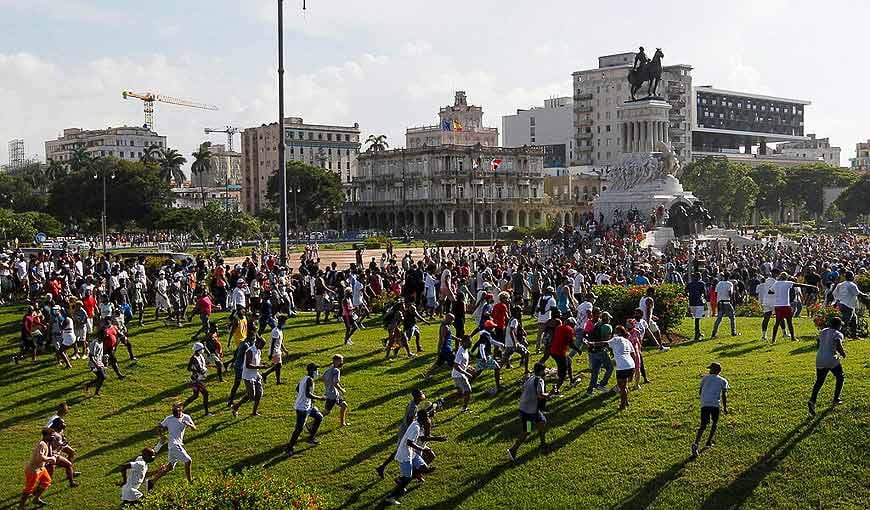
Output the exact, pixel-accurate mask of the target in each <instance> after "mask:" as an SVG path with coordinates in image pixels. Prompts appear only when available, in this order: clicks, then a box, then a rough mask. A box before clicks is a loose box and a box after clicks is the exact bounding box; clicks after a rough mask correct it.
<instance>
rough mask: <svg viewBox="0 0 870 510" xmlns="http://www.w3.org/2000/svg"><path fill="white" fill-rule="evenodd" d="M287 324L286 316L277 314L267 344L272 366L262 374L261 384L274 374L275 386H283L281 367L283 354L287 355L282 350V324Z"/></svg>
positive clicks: (284, 350)
mask: <svg viewBox="0 0 870 510" xmlns="http://www.w3.org/2000/svg"><path fill="white" fill-rule="evenodd" d="M286 323H287V316H286V315H284V314H278V316H277V322H276V323H275V327H273V328H272V333H271V335H270V343H269V357H270V358H271V360H272V366H271V368H269V369H268V370H266V371H265V372H263V383H265V382H266V377H267V376H268V375H269V374H271V373H272V372H275V384H284V383H282V382H281V367H282V366H283V365H284V357H283V355H284V354H288V352H287V349H285V348H284V324H286Z"/></svg>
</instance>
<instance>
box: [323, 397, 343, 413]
mask: <svg viewBox="0 0 870 510" xmlns="http://www.w3.org/2000/svg"><path fill="white" fill-rule="evenodd" d="M342 402H344V399H343V398H338V399H332V398H328V399H326V411H327V412H329V411H332V408H333V407H335V405H336V404H339V405H340V404H341V403H342Z"/></svg>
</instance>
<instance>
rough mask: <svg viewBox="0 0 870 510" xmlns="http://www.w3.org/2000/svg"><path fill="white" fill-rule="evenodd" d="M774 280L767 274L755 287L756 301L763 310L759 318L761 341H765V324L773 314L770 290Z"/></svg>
mask: <svg viewBox="0 0 870 510" xmlns="http://www.w3.org/2000/svg"><path fill="white" fill-rule="evenodd" d="M774 283H776V280H775V279H774V278H773V277H771V276H768V277H767V278H766V279H765V280H764V281H763V282H761V283H759V284H758V286H757V287H756V288H755V293H756V294H757V295H758V301H759V302H760V303H761V309H762V311H763V312H764V318H763V319H762V320H761V341H762V342H766V341H767V326H768V325H770V318H771V317H772V316H773V303H774V294H773V293H771V292H770V290H771V289H772V288H773V284H774Z"/></svg>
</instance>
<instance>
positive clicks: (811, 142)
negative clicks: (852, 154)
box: [774, 134, 840, 166]
mask: <svg viewBox="0 0 870 510" xmlns="http://www.w3.org/2000/svg"><path fill="white" fill-rule="evenodd" d="M807 138H808V139H807V140H803V141H799V142H785V143H781V144H779V145H777V146H776V150H775V151H774V153H775V154H782V155H784V156H790V157H795V158H804V159H809V160H816V161H824V162H825V163H827V164H829V165H832V166H840V148H839V147H832V146H831V140H830V139H829V138H816V135H814V134H808V135H807Z"/></svg>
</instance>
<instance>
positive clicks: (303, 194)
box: [267, 161, 345, 226]
mask: <svg viewBox="0 0 870 510" xmlns="http://www.w3.org/2000/svg"><path fill="white" fill-rule="evenodd" d="M286 171H287V174H286V175H287V221H288V222H292V221H293V216H294V214H293V213H294V209H293V198H294V197H293V190H294V189H297V190H301V191H298V192H297V193H296V215H297V216H298V220H299V224H300V225H302V226H307V225H309V224H310V223H316V222H322V223H324V224H329V223H332V222H333V221H334V220H335V218H336V215H337V214H338V212H339V211H340V210H341V207H342V206H343V205H344V198H345V197H344V190H343V189H342V187H341V178H340V177H339V176H338V174H336V173H334V172H332V171H330V170H327V169H325V168H321V167H319V166H312V165H306V164H305V163H302V162H301V161H290V162H288V163H287V169H286ZM267 197H268V199H269V203H270V204H271V206H272V208H273V209H274V210H276V211H277V210H278V209H279V208H280V203H281V199H280V194H279V192H278V175H277V174H275V175H273V176H271V177H269V181H268V183H267Z"/></svg>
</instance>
